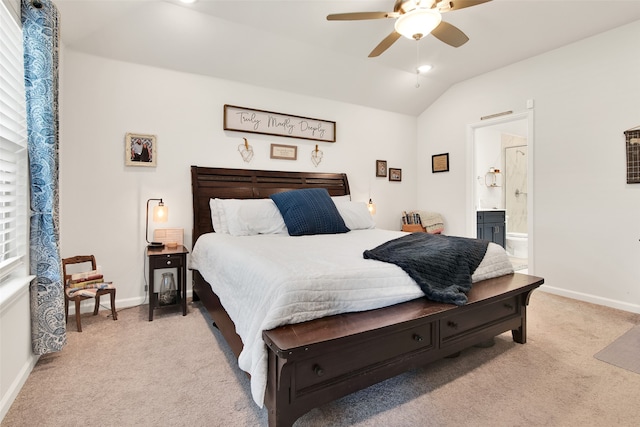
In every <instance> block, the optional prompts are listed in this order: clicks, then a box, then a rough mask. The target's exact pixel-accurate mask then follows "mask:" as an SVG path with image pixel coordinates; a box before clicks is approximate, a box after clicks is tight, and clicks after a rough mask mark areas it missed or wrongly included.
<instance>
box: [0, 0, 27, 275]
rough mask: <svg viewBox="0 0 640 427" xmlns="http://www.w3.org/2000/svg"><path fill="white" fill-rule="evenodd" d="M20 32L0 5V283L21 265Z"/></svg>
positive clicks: (23, 135) (23, 131) (23, 138)
mask: <svg viewBox="0 0 640 427" xmlns="http://www.w3.org/2000/svg"><path fill="white" fill-rule="evenodd" d="M25 102H26V101H25V89H24V54H23V45H22V30H21V29H20V27H19V26H18V24H17V23H16V22H15V20H14V19H13V18H12V17H11V14H10V11H9V10H8V9H7V7H6V4H5V2H4V1H3V2H0V249H1V254H0V280H2V279H4V278H6V277H7V276H8V275H9V274H10V273H11V272H12V271H14V270H15V269H16V268H17V267H18V266H20V265H22V264H23V262H24V257H25V253H26V246H27V245H26V239H27V233H26V229H27V182H28V175H27V170H28V169H27V150H26V148H27V125H26V107H25Z"/></svg>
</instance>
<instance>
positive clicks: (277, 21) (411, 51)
mask: <svg viewBox="0 0 640 427" xmlns="http://www.w3.org/2000/svg"><path fill="white" fill-rule="evenodd" d="M53 1H54V3H55V4H56V5H57V6H58V9H59V11H60V16H61V36H62V41H63V43H64V45H65V46H66V47H67V48H71V49H73V50H77V51H81V52H86V53H90V54H93V55H98V56H104V57H108V58H113V59H117V60H123V61H129V62H136V63H140V64H147V65H151V66H156V67H163V68H168V69H173V70H178V71H184V72H189V73H196V74H202V75H207V76H213V77H219V78H222V79H228V80H234V81H238V82H243V83H248V84H254V85H257V86H261V87H267V88H273V89H277V90H283V91H289V92H293V93H297V94H304V95H310V96H314V97H321V98H328V99H334V100H339V101H343V102H348V103H354V104H359V105H364V106H369V107H373V108H378V109H383V110H388V111H394V112H398V113H403V114H410V115H419V114H420V113H422V112H423V111H424V110H425V109H426V108H427V107H428V106H429V105H431V103H433V102H434V101H435V100H436V99H437V98H438V97H439V96H440V95H441V94H442V93H443V92H445V91H446V90H447V89H448V88H449V87H451V86H452V85H454V84H456V83H457V82H460V81H463V80H466V79H469V78H471V77H474V76H477V75H480V74H483V73H486V72H488V71H491V70H494V69H497V68H500V67H503V66H505V65H508V64H512V63H514V62H518V61H520V60H523V59H525V58H528V57H531V56H534V55H538V54H540V53H543V52H546V51H549V50H553V49H556V48H558V47H561V46H564V45H566V44H569V43H572V42H575V41H577V40H580V39H583V38H586V37H589V36H592V35H595V34H598V33H601V32H604V31H607V30H609V29H612V28H615V27H618V26H621V25H624V24H627V23H630V22H633V21H636V20H639V19H640V0H493V1H491V2H489V3H485V4H481V5H477V6H473V7H469V8H466V9H462V10H456V11H451V12H448V13H445V14H443V20H445V21H447V22H449V23H450V24H453V25H455V26H457V27H458V28H460V29H461V30H462V31H464V32H465V33H466V34H467V36H468V37H469V39H470V40H469V42H467V43H466V44H465V45H463V46H461V47H459V48H453V47H451V46H449V45H446V44H444V43H442V42H441V41H439V40H437V39H436V38H435V37H433V36H427V37H426V38H424V39H422V40H421V41H419V42H415V41H413V40H408V39H404V38H401V39H400V40H398V41H397V42H396V43H395V44H394V45H393V46H391V47H390V48H389V49H388V50H387V51H386V52H385V53H383V54H382V55H381V56H379V57H377V58H368V57H367V56H368V54H369V52H370V51H371V50H372V49H373V48H374V47H375V46H376V45H377V44H378V43H379V42H380V41H381V40H382V39H383V38H384V37H386V36H387V35H388V34H389V33H390V32H391V31H393V23H394V20H393V19H379V20H367V21H327V20H326V16H327V15H328V14H332V13H344V12H362V11H365V12H369V11H392V10H393V5H394V0H383V1H380V0H351V1H328V0H308V1H304V0H297V1H296V0H281V1H273V0H253V1H251V0H231V1H222V0H199V1H198V2H197V3H195V4H192V5H183V4H180V3H179V2H178V0H164V1H160V0H53ZM629 42H630V43H635V44H636V46H637V40H636V41H632V40H630V41H629ZM417 48H418V49H417ZM418 52H419V57H420V63H429V64H431V65H433V70H432V71H431V72H430V73H429V74H427V75H424V76H422V77H420V87H419V88H416V77H417V76H416V73H415V67H416V62H417V61H416V60H417V53H418Z"/></svg>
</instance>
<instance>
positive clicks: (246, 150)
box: [238, 138, 253, 163]
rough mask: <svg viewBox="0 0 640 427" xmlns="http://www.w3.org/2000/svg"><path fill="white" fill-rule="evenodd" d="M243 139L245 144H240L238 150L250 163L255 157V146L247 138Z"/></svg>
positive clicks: (243, 158)
mask: <svg viewBox="0 0 640 427" xmlns="http://www.w3.org/2000/svg"><path fill="white" fill-rule="evenodd" d="M242 139H244V144H240V145H238V151H239V152H240V155H241V156H242V160H244V161H245V162H247V163H249V162H250V161H251V159H253V147H252V146H250V145H249V141H247V138H242Z"/></svg>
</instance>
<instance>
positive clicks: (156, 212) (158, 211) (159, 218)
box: [153, 202, 169, 222]
mask: <svg viewBox="0 0 640 427" xmlns="http://www.w3.org/2000/svg"><path fill="white" fill-rule="evenodd" d="M167 219H169V208H167V207H166V206H165V205H164V203H162V202H160V204H158V205H157V206H154V208H153V221H154V222H167Z"/></svg>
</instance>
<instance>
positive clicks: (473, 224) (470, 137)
mask: <svg viewBox="0 0 640 427" xmlns="http://www.w3.org/2000/svg"><path fill="white" fill-rule="evenodd" d="M533 113H534V112H533V108H531V109H528V110H525V111H522V112H519V113H513V114H509V115H506V116H500V117H495V118H492V119H487V120H482V121H480V122H476V123H470V124H468V125H467V177H466V182H467V185H466V198H467V203H466V213H467V215H466V216H467V221H466V222H467V225H466V228H467V235H468V236H476V231H477V215H476V211H477V208H478V207H477V206H476V200H477V182H478V181H477V179H476V177H477V176H478V174H479V172H480V171H477V170H476V153H477V150H476V130H478V129H481V128H485V127H490V126H491V127H499V126H500V125H505V124H507V123H510V122H514V121H519V120H526V124H527V151H528V162H527V235H528V272H529V274H533V273H534V271H535V270H534V265H535V263H534V258H535V252H534V249H535V245H534V243H535V233H534V230H535V212H534V210H533V208H534V197H535V192H534V187H535V186H534V182H535V176H534V172H535V168H534V160H535V139H534V120H533V119H534V114H533Z"/></svg>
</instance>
